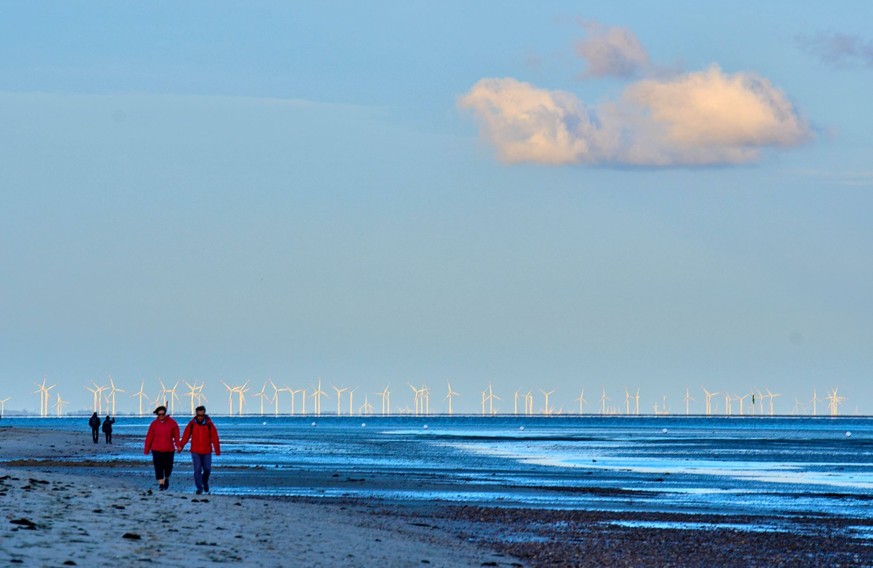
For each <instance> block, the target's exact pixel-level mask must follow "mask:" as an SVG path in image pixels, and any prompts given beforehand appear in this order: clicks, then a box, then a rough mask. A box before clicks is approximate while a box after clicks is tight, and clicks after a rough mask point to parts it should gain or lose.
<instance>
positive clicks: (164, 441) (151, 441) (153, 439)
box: [143, 416, 179, 454]
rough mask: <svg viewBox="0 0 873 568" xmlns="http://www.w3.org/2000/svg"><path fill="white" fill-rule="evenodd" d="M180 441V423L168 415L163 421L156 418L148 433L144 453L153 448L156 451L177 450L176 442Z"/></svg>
mask: <svg viewBox="0 0 873 568" xmlns="http://www.w3.org/2000/svg"><path fill="white" fill-rule="evenodd" d="M178 443H179V425H178V424H176V421H175V420H173V419H172V418H170V417H169V416H167V417H166V418H165V419H164V421H163V422H161V421H160V420H158V419H157V418H155V419H154V420H153V421H152V423H151V425H150V426H149V432H148V434H146V439H145V448H144V449H143V453H144V454H147V453H149V452H150V451H152V450H155V451H156V452H175V451H176V444H178Z"/></svg>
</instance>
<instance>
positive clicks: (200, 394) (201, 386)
mask: <svg viewBox="0 0 873 568" xmlns="http://www.w3.org/2000/svg"><path fill="white" fill-rule="evenodd" d="M205 387H206V381H204V382H202V383H200V384H199V385H197V406H202V405H203V403H204V402H209V399H208V398H206V395H205V394H203V389H204V388H205Z"/></svg>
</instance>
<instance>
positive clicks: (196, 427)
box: [179, 416, 221, 456]
mask: <svg viewBox="0 0 873 568" xmlns="http://www.w3.org/2000/svg"><path fill="white" fill-rule="evenodd" d="M189 439H190V440H191V453H192V454H211V453H212V449H213V448H215V455H217V456H220V455H221V445H220V444H219V442H218V430H216V429H215V424H213V423H212V420H210V419H209V417H208V416H207V417H206V418H205V419H204V420H203V422H202V423H198V422H197V419H196V418H194V419H192V420H191V422H189V423H188V425H187V426H185V433H184V434H183V435H182V441H181V442H180V443H179V449H180V450H181V449H182V448H184V447H185V444H187V443H188V440H189Z"/></svg>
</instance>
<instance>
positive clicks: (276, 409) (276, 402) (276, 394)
mask: <svg viewBox="0 0 873 568" xmlns="http://www.w3.org/2000/svg"><path fill="white" fill-rule="evenodd" d="M269 381H270V386H271V387H273V398H272V401H273V416H279V391H281V390H282V389H280V388H279V387H277V386H276V383H274V382H273V379H269Z"/></svg>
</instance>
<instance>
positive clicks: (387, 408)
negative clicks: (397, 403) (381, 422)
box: [376, 385, 391, 416]
mask: <svg viewBox="0 0 873 568" xmlns="http://www.w3.org/2000/svg"><path fill="white" fill-rule="evenodd" d="M390 386H391V385H386V386H385V389H384V390H383V391H382V392H377V393H376V395H377V396H378V397H379V398H381V399H382V416H390V415H391V391H390V390H388V387H390Z"/></svg>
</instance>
